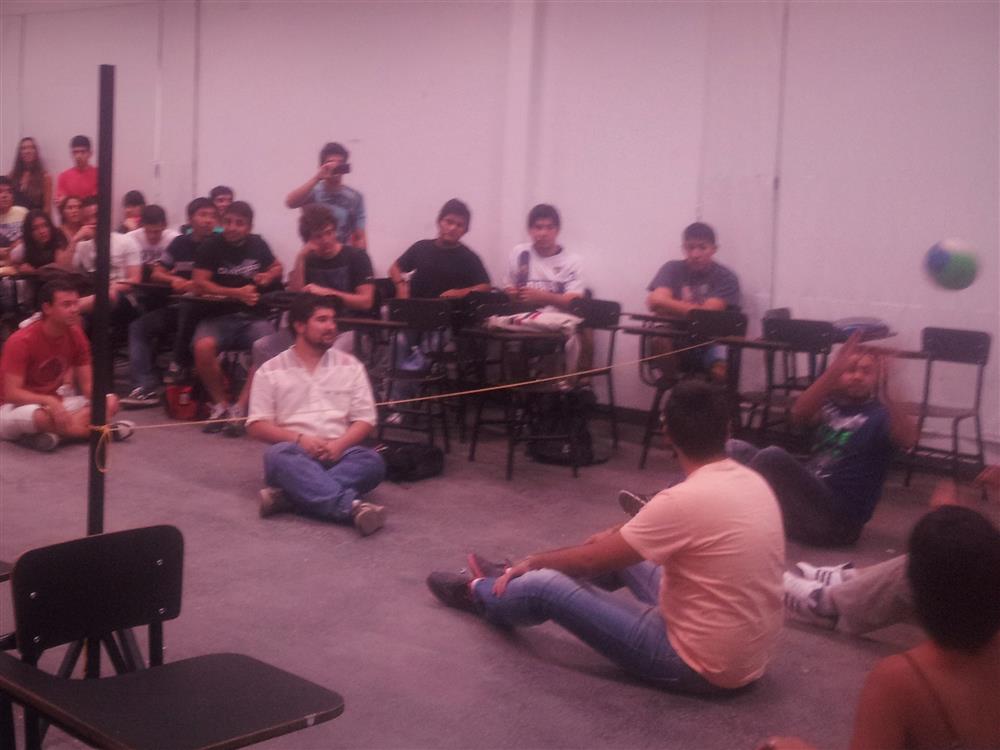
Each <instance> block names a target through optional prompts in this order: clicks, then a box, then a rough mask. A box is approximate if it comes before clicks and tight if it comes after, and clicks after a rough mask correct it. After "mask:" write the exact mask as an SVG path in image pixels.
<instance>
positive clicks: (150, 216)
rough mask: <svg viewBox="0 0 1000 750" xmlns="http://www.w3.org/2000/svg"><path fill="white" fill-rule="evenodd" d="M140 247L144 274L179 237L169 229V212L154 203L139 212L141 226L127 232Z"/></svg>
mask: <svg viewBox="0 0 1000 750" xmlns="http://www.w3.org/2000/svg"><path fill="white" fill-rule="evenodd" d="M125 236H126V237H128V238H130V239H131V240H132V241H134V242H135V244H136V246H137V247H138V248H139V261H140V263H142V266H143V271H144V274H143V275H144V276H145V275H148V273H150V272H151V271H152V268H153V265H154V264H155V263H157V262H158V261H159V260H160V257H161V256H162V255H163V252H164V251H165V250H166V249H167V247H168V246H169V245H170V243H171V242H173V241H174V239H175V238H176V237H177V232H175V231H174V230H173V229H167V212H166V211H164V210H163V208H161V207H160V206H157V205H156V204H155V203H152V204H150V205H148V206H143V207H142V211H141V212H140V214H139V228H138V229H133V230H131V231H129V232H126V233H125Z"/></svg>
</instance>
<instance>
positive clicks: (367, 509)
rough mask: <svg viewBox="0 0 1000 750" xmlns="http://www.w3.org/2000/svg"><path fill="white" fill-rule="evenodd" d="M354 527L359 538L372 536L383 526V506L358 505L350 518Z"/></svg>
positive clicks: (372, 504)
mask: <svg viewBox="0 0 1000 750" xmlns="http://www.w3.org/2000/svg"><path fill="white" fill-rule="evenodd" d="M352 520H353V521H354V527H355V528H356V529H357V530H358V533H359V534H361V536H368V535H369V534H374V533H375V532H376V531H378V530H379V529H381V528H382V527H383V526H384V525H385V506H382V505H375V503H365V502H361V503H358V504H357V505H356V506H355V508H354V514H353V517H352Z"/></svg>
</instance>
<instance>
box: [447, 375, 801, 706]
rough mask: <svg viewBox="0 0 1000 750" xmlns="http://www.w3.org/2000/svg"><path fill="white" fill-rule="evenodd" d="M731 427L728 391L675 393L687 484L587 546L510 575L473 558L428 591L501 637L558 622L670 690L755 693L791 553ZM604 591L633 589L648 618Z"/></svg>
mask: <svg viewBox="0 0 1000 750" xmlns="http://www.w3.org/2000/svg"><path fill="white" fill-rule="evenodd" d="M728 424H729V408H728V402H727V399H726V396H725V394H724V393H723V392H722V391H721V390H720V389H718V388H716V387H714V386H711V385H709V384H707V383H703V382H697V381H690V382H685V383H681V384H680V385H678V386H677V387H676V388H674V390H673V391H672V392H671V394H670V402H669V408H668V410H667V430H668V431H669V434H670V436H671V437H672V438H673V441H674V445H675V446H676V448H677V455H678V460H679V461H680V464H681V467H682V468H683V470H684V473H685V475H686V477H687V478H686V480H685V481H683V482H681V483H680V484H677V485H675V486H674V487H671V488H670V489H667V490H663V491H662V492H660V493H659V494H658V495H656V496H655V497H653V498H652V499H651V500H650V501H649V503H648V504H647V505H646V506H645V507H643V509H642V510H641V511H640V512H639V514H638V515H637V516H636V517H635V518H633V519H632V520H631V521H629V522H628V523H626V524H625V525H624V526H619V527H613V528H611V529H608V530H607V531H604V532H601V533H598V534H595V535H594V536H592V537H590V539H588V540H587V541H586V542H585V543H584V544H582V545H579V546H576V547H567V548H564V549H557V550H552V551H549V552H542V553H537V554H533V555H529V556H528V557H526V558H524V559H523V560H521V561H520V562H518V563H515V564H514V565H513V566H511V567H507V568H504V566H501V565H497V564H495V563H487V562H485V561H483V560H482V559H481V558H479V557H478V556H477V555H472V556H470V567H471V568H472V575H471V576H470V575H458V574H452V573H432V574H431V575H430V576H429V577H428V579H427V585H428V587H429V588H430V590H431V591H432V592H433V594H434V595H435V596H436V597H437V598H438V599H440V600H441V601H442V602H443V603H445V604H447V605H448V606H450V607H455V608H457V609H463V610H465V611H467V612H470V613H472V614H475V615H479V616H481V617H483V618H485V619H486V620H487V621H489V622H491V623H493V624H494V625H497V626H501V627H513V626H522V625H538V624H541V623H543V622H545V621H546V620H553V621H554V622H556V623H558V624H559V625H561V626H562V627H564V628H566V629H567V630H569V631H570V632H572V633H573V634H574V635H576V636H577V637H578V638H580V639H581V640H582V641H584V642H585V643H587V644H588V645H589V646H591V647H592V648H594V649H595V650H597V651H599V652H601V653H602V654H604V655H605V656H607V657H608V658H609V659H611V660H612V661H614V662H616V663H617V664H618V665H620V666H621V667H622V668H624V669H625V670H626V671H628V672H629V673H631V674H633V675H635V676H636V677H639V678H642V679H645V680H649V681H650V682H652V683H654V684H656V685H658V686H659V687H662V688H664V689H667V690H676V691H681V692H692V693H704V694H724V693H727V692H730V691H732V690H735V689H737V688H741V687H743V686H745V685H748V684H749V683H751V682H753V681H754V680H757V679H758V678H760V676H761V675H763V674H764V671H765V669H766V667H767V664H768V662H769V661H770V659H771V656H772V654H773V652H774V650H775V648H776V645H777V639H778V634H779V633H780V630H781V621H782V611H781V572H782V568H783V567H784V559H785V541H784V534H783V533H782V529H781V514H780V512H779V508H778V504H777V502H776V501H775V498H774V494H773V493H772V491H771V489H770V487H768V486H767V483H766V482H765V481H764V480H763V479H762V478H761V477H760V476H759V475H758V474H756V473H755V472H753V471H750V470H748V469H746V468H745V467H743V466H741V465H740V464H738V463H736V462H735V461H732V460H731V459H728V458H726V455H725V443H726V433H727V431H728ZM595 584H598V585H599V586H600V587H601V588H618V587H621V586H627V587H628V588H629V589H630V590H631V592H632V593H633V594H634V595H635V597H636V598H637V599H638V600H639V602H641V605H642V606H637V605H636V603H635V602H627V601H622V600H621V599H620V598H618V597H617V596H612V595H611V594H610V593H608V592H607V591H602V590H601V588H598V586H597V585H595ZM657 600H658V601H659V604H658V606H657Z"/></svg>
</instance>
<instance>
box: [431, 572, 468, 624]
mask: <svg viewBox="0 0 1000 750" xmlns="http://www.w3.org/2000/svg"><path fill="white" fill-rule="evenodd" d="M427 588H429V589H430V590H431V593H432V594H434V596H436V597H437V598H438V600H439V601H440V602H441V603H442V604H445V605H447V606H449V607H453V608H455V609H461V610H464V611H466V612H469V613H470V614H474V615H478V614H480V613H481V612H482V606H481V605H480V604H479V602H477V601H476V600H475V599H473V598H472V591H470V590H469V577H468V576H465V575H459V574H458V573H442V572H437V573H431V574H430V575H429V576H427Z"/></svg>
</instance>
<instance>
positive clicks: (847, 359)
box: [826, 331, 861, 378]
mask: <svg viewBox="0 0 1000 750" xmlns="http://www.w3.org/2000/svg"><path fill="white" fill-rule="evenodd" d="M860 350H861V331H855V332H854V333H852V334H851V335H850V336H849V337H848V339H847V341H845V342H844V344H843V345H842V346H841V347H840V349H838V350H837V356H836V357H834V358H833V361H832V362H831V363H830V366H829V367H827V368H826V369H827V372H830V373H831V375H832V376H834V377H837V378H839V377H840V376H841V375H843V374H844V372H845V371H846V370H847V368H848V366H849V365H850V364H851V358H852V357H854V356H855V355H857V354H859V353H860ZM831 371H832V372H831Z"/></svg>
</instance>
